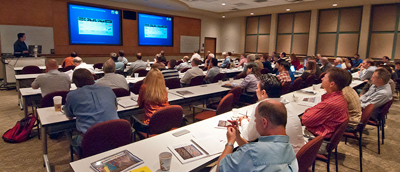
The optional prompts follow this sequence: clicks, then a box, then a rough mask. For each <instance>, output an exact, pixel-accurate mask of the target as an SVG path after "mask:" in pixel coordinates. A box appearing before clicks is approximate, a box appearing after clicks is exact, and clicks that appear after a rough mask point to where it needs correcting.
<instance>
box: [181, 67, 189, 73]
mask: <svg viewBox="0 0 400 172" xmlns="http://www.w3.org/2000/svg"><path fill="white" fill-rule="evenodd" d="M189 69H190V68H189V67H185V68H183V69H182V70H181V73H185V72H186V71H187V70H189Z"/></svg>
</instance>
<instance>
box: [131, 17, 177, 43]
mask: <svg viewBox="0 0 400 172" xmlns="http://www.w3.org/2000/svg"><path fill="white" fill-rule="evenodd" d="M172 19H173V18H172V17H165V16H157V15H150V14H141V13H139V17H138V23H139V24H138V29H139V36H138V37H139V45H140V46H173V24H172V23H173V20H172Z"/></svg>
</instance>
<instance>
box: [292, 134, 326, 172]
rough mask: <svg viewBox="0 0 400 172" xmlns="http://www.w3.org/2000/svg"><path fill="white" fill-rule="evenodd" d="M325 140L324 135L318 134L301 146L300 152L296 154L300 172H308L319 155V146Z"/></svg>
mask: <svg viewBox="0 0 400 172" xmlns="http://www.w3.org/2000/svg"><path fill="white" fill-rule="evenodd" d="M323 141H324V137H322V136H317V137H315V138H314V139H312V140H311V141H309V142H308V143H307V144H306V145H304V146H303V147H301V149H300V150H299V152H297V154H296V159H297V162H298V164H299V172H308V171H309V170H308V169H309V168H310V167H311V165H313V164H314V162H315V158H316V157H317V153H318V150H319V148H320V147H321V145H322V142H323Z"/></svg>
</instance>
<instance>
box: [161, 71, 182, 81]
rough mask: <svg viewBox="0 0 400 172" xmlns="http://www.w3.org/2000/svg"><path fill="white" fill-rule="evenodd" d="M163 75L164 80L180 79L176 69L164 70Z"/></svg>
mask: <svg viewBox="0 0 400 172" xmlns="http://www.w3.org/2000/svg"><path fill="white" fill-rule="evenodd" d="M161 73H162V74H163V76H164V79H169V78H179V73H178V71H177V70H176V69H164V70H161Z"/></svg>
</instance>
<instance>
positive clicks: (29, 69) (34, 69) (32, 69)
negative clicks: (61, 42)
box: [21, 65, 42, 74]
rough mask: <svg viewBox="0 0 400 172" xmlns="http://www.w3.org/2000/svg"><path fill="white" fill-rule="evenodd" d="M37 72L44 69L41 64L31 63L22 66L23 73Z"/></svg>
mask: <svg viewBox="0 0 400 172" xmlns="http://www.w3.org/2000/svg"><path fill="white" fill-rule="evenodd" d="M36 73H42V70H41V69H40V68H39V66H35V65H29V66H25V67H24V68H22V71H21V74H36Z"/></svg>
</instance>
